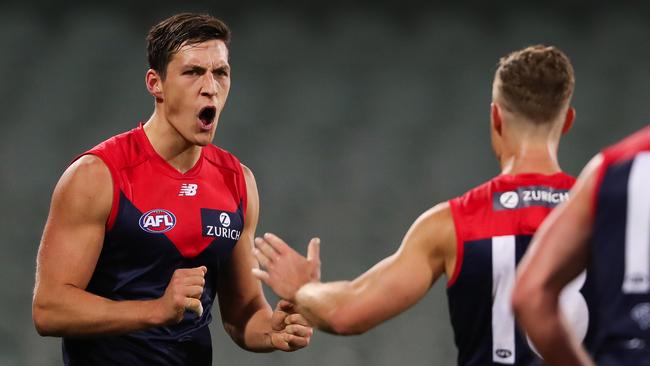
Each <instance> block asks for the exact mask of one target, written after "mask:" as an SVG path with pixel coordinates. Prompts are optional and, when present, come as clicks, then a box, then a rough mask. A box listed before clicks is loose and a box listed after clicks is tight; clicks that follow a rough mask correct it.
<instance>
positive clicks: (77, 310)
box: [32, 285, 162, 337]
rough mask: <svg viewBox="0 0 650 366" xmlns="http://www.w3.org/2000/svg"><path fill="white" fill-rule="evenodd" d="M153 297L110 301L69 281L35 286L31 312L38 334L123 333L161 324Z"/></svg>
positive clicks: (66, 335) (81, 334)
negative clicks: (47, 289) (149, 298)
mask: <svg viewBox="0 0 650 366" xmlns="http://www.w3.org/2000/svg"><path fill="white" fill-rule="evenodd" d="M157 314H158V311H157V308H156V303H155V300H148V301H113V300H110V299H107V298H103V297H100V296H97V295H94V294H91V293H89V292H87V291H85V290H82V289H79V288H77V287H74V286H71V285H64V286H60V287H57V288H56V289H51V290H49V291H43V290H42V289H41V290H38V291H37V292H36V294H35V296H34V302H33V306H32V315H33V319H34V324H35V326H36V329H37V331H38V333H39V334H40V335H43V336H57V337H79V336H93V335H107V334H123V333H129V332H133V331H137V330H141V329H146V328H149V327H152V326H156V325H161V323H162V321H161V319H160V318H159V317H158V316H157Z"/></svg>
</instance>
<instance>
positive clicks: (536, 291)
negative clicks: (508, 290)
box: [511, 280, 543, 320]
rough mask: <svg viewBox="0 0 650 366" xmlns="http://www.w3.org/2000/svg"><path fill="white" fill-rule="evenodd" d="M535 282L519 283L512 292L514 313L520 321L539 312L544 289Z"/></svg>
mask: <svg viewBox="0 0 650 366" xmlns="http://www.w3.org/2000/svg"><path fill="white" fill-rule="evenodd" d="M539 285H540V284H538V283H535V282H533V281H521V280H520V281H517V283H516V284H515V287H514V289H513V291H512V298H511V304H512V311H513V313H514V314H515V317H516V318H517V319H519V320H521V319H522V318H525V317H526V315H527V314H535V313H537V312H538V310H539V305H540V301H539V299H540V298H541V297H542V295H543V288H542V287H540V286H539Z"/></svg>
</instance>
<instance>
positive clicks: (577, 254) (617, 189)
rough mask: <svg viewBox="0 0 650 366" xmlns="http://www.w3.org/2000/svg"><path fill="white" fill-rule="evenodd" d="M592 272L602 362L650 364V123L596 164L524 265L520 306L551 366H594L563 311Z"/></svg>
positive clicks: (593, 347)
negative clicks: (565, 295) (571, 287)
mask: <svg viewBox="0 0 650 366" xmlns="http://www.w3.org/2000/svg"><path fill="white" fill-rule="evenodd" d="M585 267H588V268H589V280H590V296H589V298H590V302H591V303H593V306H592V307H590V309H592V313H593V315H592V318H593V319H594V324H593V325H591V326H590V327H591V328H592V330H593V334H594V336H593V341H592V342H590V343H591V344H590V347H589V351H590V353H591V354H592V355H593V357H594V359H595V361H596V363H597V364H598V365H601V366H623V365H634V366H647V365H650V125H649V126H647V127H645V128H643V129H641V130H640V131H638V132H636V133H634V134H633V135H631V136H629V137H627V138H625V139H623V140H622V141H620V142H619V143H617V144H615V145H613V146H611V147H609V148H607V149H605V150H603V151H602V152H601V153H600V154H598V155H596V156H595V157H594V158H593V159H592V160H591V162H590V163H589V164H588V165H587V166H586V167H585V168H584V170H583V172H582V174H581V175H580V177H579V178H578V182H577V183H576V185H575V188H574V189H573V192H572V196H571V199H570V200H569V202H567V204H565V205H563V206H562V207H560V208H558V210H557V211H556V212H554V213H553V215H552V216H550V217H549V218H548V221H547V222H545V223H544V225H543V226H542V228H540V230H539V232H538V234H537V235H536V236H535V240H534V241H533V244H532V247H531V251H530V253H529V254H527V255H526V258H525V260H524V262H522V267H521V272H520V273H519V277H518V279H517V285H516V287H515V292H514V296H513V303H514V308H515V310H516V312H517V317H518V318H519V319H520V321H521V324H522V326H524V327H525V328H526V329H527V330H528V333H529V334H530V337H531V339H532V340H533V341H534V342H535V344H536V345H537V347H538V349H539V351H540V352H541V353H542V355H543V356H544V359H545V360H547V361H548V364H549V365H562V366H572V365H593V363H592V361H591V360H590V359H589V357H588V356H587V354H586V352H585V351H584V349H583V348H582V347H581V346H580V344H579V342H577V341H576V339H575V337H574V336H573V335H572V334H571V332H570V330H569V329H567V327H566V325H565V323H564V320H563V319H562V317H561V316H560V314H558V311H557V303H558V293H559V291H560V289H562V287H563V286H564V284H566V283H567V282H569V281H571V280H572V279H573V278H574V277H575V276H576V275H577V274H578V273H580V271H582V270H583V269H584V268H585Z"/></svg>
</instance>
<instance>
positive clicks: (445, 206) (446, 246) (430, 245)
mask: <svg viewBox="0 0 650 366" xmlns="http://www.w3.org/2000/svg"><path fill="white" fill-rule="evenodd" d="M407 236H408V237H409V238H410V239H411V240H412V241H413V242H415V243H416V245H421V246H422V247H423V248H422V249H424V250H425V251H426V252H428V253H430V254H432V255H439V254H447V253H448V252H449V251H450V250H455V249H454V248H455V243H456V234H455V228H454V220H453V217H452V213H451V205H450V203H449V202H442V203H439V204H437V205H435V206H433V207H432V208H430V209H428V210H427V211H425V212H424V213H422V214H421V215H420V216H419V217H418V218H417V219H416V220H415V221H414V222H413V225H412V226H411V228H410V229H409V232H408V234H407Z"/></svg>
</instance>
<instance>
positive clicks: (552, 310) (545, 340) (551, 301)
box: [515, 295, 594, 366]
mask: <svg viewBox="0 0 650 366" xmlns="http://www.w3.org/2000/svg"><path fill="white" fill-rule="evenodd" d="M524 302H525V303H524ZM524 302H520V303H519V304H515V305H516V306H515V311H516V314H517V319H518V321H519V322H520V324H521V325H522V326H523V327H524V328H525V329H527V334H528V336H529V337H530V339H531V340H532V341H533V343H534V344H535V346H536V347H537V350H538V351H539V352H540V354H541V355H542V356H543V357H544V361H545V364H546V365H550V366H553V365H561V366H593V365H594V364H593V363H592V361H591V360H590V358H589V356H587V353H586V352H585V351H584V349H583V348H582V346H581V345H580V344H579V343H578V342H577V340H576V339H575V337H574V336H573V335H572V334H571V332H570V330H569V327H568V325H567V324H566V321H565V319H564V317H563V316H562V314H561V312H560V308H559V304H558V302H557V298H555V297H552V296H548V295H546V296H545V297H543V298H539V299H535V298H534V297H529V298H528V299H526V300H525V301H524Z"/></svg>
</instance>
